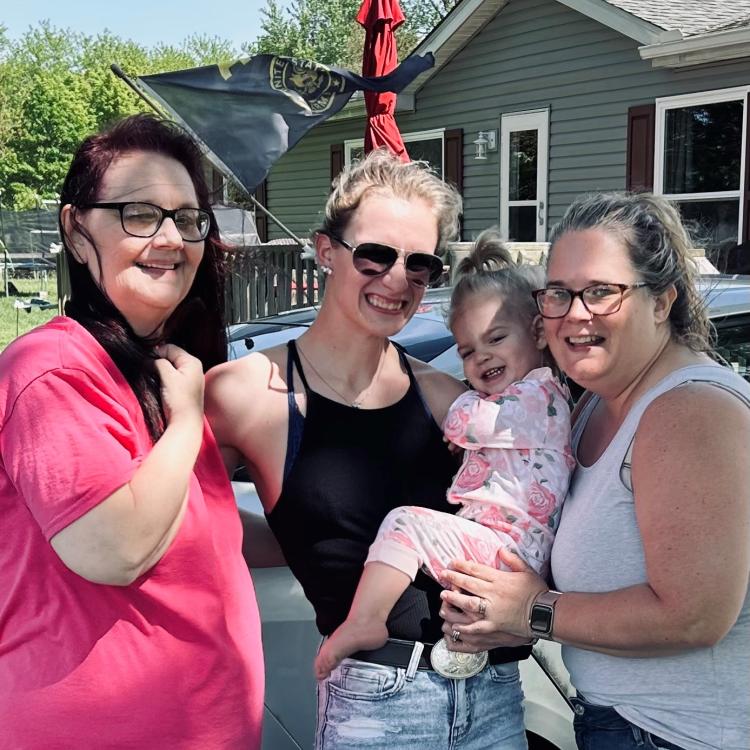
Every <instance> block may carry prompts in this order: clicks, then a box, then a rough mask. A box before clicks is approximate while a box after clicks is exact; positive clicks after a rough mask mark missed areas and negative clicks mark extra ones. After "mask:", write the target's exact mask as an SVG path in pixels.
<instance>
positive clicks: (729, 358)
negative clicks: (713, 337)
mask: <svg viewBox="0 0 750 750" xmlns="http://www.w3.org/2000/svg"><path fill="white" fill-rule="evenodd" d="M713 322H714V325H715V326H716V334H717V343H716V351H717V353H718V354H719V355H720V356H721V357H722V358H723V359H724V360H726V362H727V363H728V364H729V365H730V366H731V367H732V369H733V370H734V371H735V372H736V373H737V374H738V375H741V376H742V377H743V378H745V380H748V381H750V370H748V362H750V314H747V315H732V316H729V317H726V318H722V319H719V320H714V321H713Z"/></svg>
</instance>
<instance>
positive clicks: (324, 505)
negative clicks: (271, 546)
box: [206, 151, 528, 750]
mask: <svg viewBox="0 0 750 750" xmlns="http://www.w3.org/2000/svg"><path fill="white" fill-rule="evenodd" d="M459 211H460V198H459V197H458V195H457V194H456V192H455V191H454V190H453V189H452V188H451V187H449V186H448V185H446V184H445V183H443V182H442V180H440V179H439V178H438V177H436V176H435V175H434V174H432V173H430V172H429V171H428V170H427V169H425V168H424V167H423V166H422V165H420V164H415V163H407V164H404V163H402V162H400V161H398V160H396V159H394V158H393V157H392V156H390V155H389V154H387V153H385V152H382V151H381V152H373V153H372V154H370V155H369V156H368V157H366V158H365V159H364V160H362V162H360V163H358V164H357V165H354V166H353V167H351V168H349V169H347V170H345V171H344V172H343V173H342V175H341V176H340V177H339V178H338V180H337V182H336V183H335V185H334V190H333V192H332V194H331V196H330V198H329V200H328V203H327V206H326V211H325V221H324V226H323V228H322V229H321V230H320V231H319V232H318V233H317V234H316V243H315V244H316V250H317V259H318V262H319V263H320V265H321V266H322V268H323V270H324V272H325V273H326V274H327V283H326V288H325V297H324V301H323V303H322V305H321V309H320V312H319V315H318V317H317V319H316V321H315V322H314V323H313V325H312V326H311V327H310V329H309V330H308V331H306V332H305V334H304V335H303V336H301V337H300V338H299V339H298V340H297V341H296V342H291V343H290V344H289V347H288V348H287V347H277V348H276V349H273V350H269V351H267V352H263V353H258V354H253V355H250V356H248V357H245V358H243V359H241V360H237V361H234V362H230V363H227V364H226V365H222V366H221V367H219V368H216V369H215V370H213V371H212V372H211V373H210V376H209V378H208V386H207V394H206V398H207V409H208V414H209V418H210V419H211V423H212V425H213V427H214V431H215V433H216V437H217V440H218V442H219V444H220V446H221V447H222V450H223V451H224V454H225V457H226V458H227V463H228V464H229V465H230V466H231V465H232V464H233V462H234V461H235V460H238V459H239V458H240V457H242V458H243V459H244V461H245V463H246V465H247V467H248V469H249V470H250V472H251V474H252V476H253V479H254V480H255V483H256V487H257V488H258V491H259V494H260V497H261V500H262V502H263V505H264V508H265V511H266V517H267V519H268V522H269V525H270V526H271V528H272V530H273V532H274V534H275V536H276V538H277V540H278V543H279V546H280V547H281V549H282V550H283V553H284V557H285V559H286V560H287V562H288V564H289V566H290V568H291V570H292V572H293V573H294V575H295V576H296V577H297V578H298V580H299V581H300V583H301V584H302V587H303V589H304V592H305V595H306V596H307V598H308V599H309V600H310V602H311V603H312V605H313V607H314V609H315V615H316V622H317V625H318V629H319V630H320V632H321V634H322V635H328V634H329V633H331V632H332V631H333V630H334V629H335V628H336V627H337V626H338V625H339V624H341V622H342V621H343V620H344V619H345V617H346V615H347V613H348V610H349V607H350V605H351V601H352V597H353V594H354V591H355V589H356V585H357V581H358V579H359V575H360V573H361V570H362V565H363V563H364V561H365V558H366V556H367V551H368V547H369V545H370V543H371V542H372V541H373V540H374V538H375V535H376V532H377V530H378V527H379V525H380V523H381V521H382V520H383V518H384V517H385V516H386V514H387V513H388V512H389V511H390V510H391V509H393V508H395V507H397V506H400V505H406V504H409V505H424V506H425V507H429V508H434V509H439V510H444V511H448V512H452V511H454V510H455V508H454V507H453V506H450V505H448V503H447V501H446V490H447V488H448V486H449V484H450V481H451V478H452V475H453V473H454V472H455V470H456V469H457V468H458V462H457V460H456V459H454V458H453V457H452V455H451V454H450V453H449V452H448V450H447V448H446V446H445V444H444V443H443V440H442V431H441V428H440V425H441V424H442V421H443V418H444V416H445V414H446V412H447V409H448V407H449V406H450V404H451V403H452V402H453V400H454V399H455V398H456V397H457V396H458V395H459V394H460V393H461V391H462V390H463V386H462V385H461V384H460V383H458V382H457V381H455V380H454V379H453V378H451V377H449V376H448V375H446V374H444V373H440V372H437V371H435V370H433V369H432V368H430V367H428V366H427V365H424V364H423V363H419V362H416V361H414V360H410V359H409V358H408V357H407V356H406V355H405V354H404V353H403V352H402V351H400V350H399V349H398V348H397V347H396V346H395V345H394V344H391V343H390V341H389V339H388V337H389V336H392V335H394V334H396V333H397V332H398V331H399V330H401V328H402V327H403V326H404V325H405V324H406V323H407V322H408V320H409V319H410V318H411V317H412V315H413V314H414V313H415V312H416V310H417V308H418V307H419V304H420V302H421V300H422V297H423V294H424V290H425V288H426V286H427V285H428V284H429V283H431V282H432V281H434V280H435V279H436V277H439V276H440V274H441V272H442V264H441V262H440V261H438V260H436V259H435V253H436V251H438V250H439V249H441V248H442V247H443V246H444V243H445V242H446V241H447V240H448V239H450V237H451V236H452V235H453V234H454V233H455V230H456V228H457V220H458V214H459ZM253 539H254V537H253V536H251V537H250V540H249V542H250V544H252V542H253ZM439 594H440V587H439V586H438V585H437V584H436V583H434V582H432V581H431V580H430V579H429V578H427V577H426V576H421V575H420V576H418V577H417V579H416V580H415V581H414V584H413V585H412V586H410V587H409V589H408V590H407V591H406V592H405V594H404V595H403V596H402V598H401V599H400V601H399V602H398V604H397V605H396V607H395V608H394V610H393V612H392V613H391V616H390V618H389V620H388V630H389V635H390V638H389V641H388V643H387V644H386V645H385V646H384V647H383V648H382V649H377V650H375V651H371V652H359V653H357V654H355V655H354V657H355V658H352V659H347V660H345V661H344V662H343V663H342V664H341V666H340V667H339V668H337V669H336V670H335V671H334V672H333V673H332V674H331V676H330V677H329V678H328V679H326V680H323V681H321V682H320V683H319V685H318V727H317V732H316V740H315V747H316V748H337V749H340V748H347V747H362V746H366V747H368V748H376V749H380V748H382V749H385V748H388V749H389V750H391V749H392V748H394V747H407V746H408V747H410V748H413V749H414V750H420V749H422V748H424V749H425V750H427V749H429V750H435V749H436V748H447V747H449V746H450V745H451V744H452V743H455V741H456V740H457V739H458V738H460V739H461V746H462V748H466V750H475V749H478V748H488V747H493V748H503V749H504V750H515V749H516V748H518V749H519V750H520V749H521V748H525V739H524V736H523V712H522V709H521V691H520V684H519V681H518V667H517V663H516V662H517V659H518V658H519V656H520V657H523V656H526V655H528V649H527V648H518V649H496V650H495V651H494V652H492V654H491V658H490V664H489V665H488V666H487V667H486V668H485V669H484V670H483V671H482V672H480V673H479V674H478V675H476V676H474V677H470V678H468V679H466V680H450V679H447V678H444V677H441V676H440V675H438V674H437V673H436V672H434V671H432V670H431V669H430V667H429V659H428V658H427V654H428V652H429V649H430V647H431V645H432V644H433V643H435V642H436V641H437V640H438V639H440V638H441V637H442V630H441V629H442V624H443V623H442V620H441V618H440V617H439V614H438V613H439V610H440V597H439ZM519 642H520V639H519ZM303 669H310V670H312V663H311V664H309V665H304V666H303ZM363 743H364V744H363Z"/></svg>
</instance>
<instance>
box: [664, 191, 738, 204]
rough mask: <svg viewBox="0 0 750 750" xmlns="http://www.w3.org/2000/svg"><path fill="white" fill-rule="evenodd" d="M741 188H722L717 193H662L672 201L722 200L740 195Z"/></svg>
mask: <svg viewBox="0 0 750 750" xmlns="http://www.w3.org/2000/svg"><path fill="white" fill-rule="evenodd" d="M740 193H741V191H740V190H721V191H717V192H715V193H660V195H663V196H664V197H665V198H666V199H667V200H670V201H680V202H681V203H682V202H683V201H685V202H687V201H721V200H727V199H730V200H731V199H732V198H739V197H740Z"/></svg>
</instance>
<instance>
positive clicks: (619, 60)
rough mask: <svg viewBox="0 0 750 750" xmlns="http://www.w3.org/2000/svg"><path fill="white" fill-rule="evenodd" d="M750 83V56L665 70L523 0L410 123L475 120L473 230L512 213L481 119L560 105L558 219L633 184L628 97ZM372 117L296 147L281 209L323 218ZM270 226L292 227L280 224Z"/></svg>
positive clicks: (551, 9) (553, 112)
mask: <svg viewBox="0 0 750 750" xmlns="http://www.w3.org/2000/svg"><path fill="white" fill-rule="evenodd" d="M748 83H750V65H748V61H747V60H740V61H737V62H732V63H724V64H715V65H704V66H699V67H693V68H686V69H678V70H667V69H654V68H652V67H651V63H650V62H647V61H643V60H641V59H640V57H639V55H638V43H637V42H635V41H634V40H632V39H630V38H628V37H625V36H623V35H621V34H619V33H618V32H616V31H613V30H612V29H610V28H608V27H606V26H603V25H602V24H599V23H597V22H596V21H593V20H591V19H590V18H588V17H586V16H584V15H582V14H580V13H577V12H575V11H573V10H571V9H569V8H567V7H566V6H564V5H561V4H559V3H557V2H555V1H554V0H511V2H509V3H508V5H507V6H506V7H505V8H504V9H503V10H502V11H501V12H500V13H499V14H498V15H497V16H495V18H494V19H493V20H492V21H491V22H490V23H489V24H487V26H486V27H485V28H484V29H483V30H482V31H481V32H480V33H479V34H477V35H476V36H475V37H474V39H472V40H471V41H470V42H469V44H468V45H467V46H466V47H464V48H463V49H462V50H461V51H460V52H459V53H458V54H457V55H456V56H455V57H454V58H453V59H452V60H451V61H450V62H449V63H448V64H447V65H446V66H445V67H444V68H443V69H442V70H441V71H439V72H438V73H437V74H436V75H435V76H434V77H433V78H431V79H430V80H429V81H428V82H427V84H426V85H425V86H424V87H423V88H422V89H421V90H420V91H419V93H418V95H417V105H416V111H415V112H413V113H404V114H399V116H398V118H397V120H398V124H399V127H400V129H401V131H402V132H403V133H408V132H414V131H419V130H426V129H431V128H445V129H451V128H463V131H464V175H463V181H464V203H465V214H464V239H471V238H472V237H474V236H476V234H477V233H479V232H480V231H481V230H482V229H484V228H486V227H487V226H490V225H492V224H497V223H498V222H499V217H500V195H499V191H500V153H499V150H498V151H495V152H490V153H489V155H488V156H489V158H488V159H487V161H485V162H477V161H475V160H474V158H473V153H474V146H473V144H472V141H473V140H474V139H475V138H476V135H477V132H478V131H479V130H487V129H490V128H494V129H497V130H498V135H499V128H500V117H501V115H502V114H503V113H510V112H519V111H524V110H531V109H543V108H549V112H550V141H549V181H548V212H549V213H548V219H547V226H548V229H549V228H550V227H551V226H552V224H553V223H554V222H555V221H557V220H558V219H559V218H560V217H561V215H562V213H563V211H564V210H565V207H566V206H567V205H568V204H569V203H570V202H571V200H572V199H573V198H574V197H575V196H576V195H578V194H580V193H582V192H588V191H592V190H622V189H624V187H625V164H626V150H627V113H628V108H629V107H631V106H634V105H639V104H648V103H652V102H653V101H654V100H655V99H656V98H657V97H663V96H674V95H678V94H687V93H693V92H700V91H710V90H714V89H722V88H730V87H732V86H738V85H746V84H748ZM363 128H364V119H363V118H358V119H356V120H347V121H339V122H333V123H327V124H325V125H323V126H320V127H318V128H316V129H315V130H313V131H311V132H310V133H309V134H308V135H307V136H306V137H305V138H304V139H303V141H302V142H301V143H300V144H299V145H298V146H297V147H296V148H295V149H294V150H293V151H291V152H289V153H288V154H286V155H285V156H284V157H283V158H282V159H281V160H280V161H279V162H278V163H277V165H276V166H275V167H274V169H273V170H272V172H271V175H270V177H269V190H268V199H269V206H270V208H271V210H272V211H274V212H275V213H277V214H278V216H279V218H281V219H282V221H285V222H287V223H288V224H289V226H290V227H291V228H292V229H294V230H295V231H297V232H301V233H305V234H306V233H307V232H308V231H309V229H311V228H314V227H315V226H317V221H318V219H319V212H320V210H321V209H322V207H323V204H324V202H325V198H326V195H327V193H328V183H329V147H330V144H331V143H337V142H339V143H340V142H342V141H344V140H346V139H349V138H361V137H362V134H363ZM269 230H270V236H272V237H273V236H279V235H280V232H279V231H278V230H277V229H276V228H275V227H273V226H272V225H271V226H269Z"/></svg>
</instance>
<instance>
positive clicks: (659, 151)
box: [654, 85, 750, 242]
mask: <svg viewBox="0 0 750 750" xmlns="http://www.w3.org/2000/svg"><path fill="white" fill-rule="evenodd" d="M748 93H750V85H748V86H734V87H732V88H728V89H713V90H711V91H700V92H696V93H693V94H682V95H680V96H664V97H659V98H658V99H656V117H655V122H654V193H656V194H657V195H663V196H664V197H665V198H668V199H669V200H671V201H679V202H687V201H711V200H736V201H737V202H738V204H739V207H738V208H739V210H738V214H737V215H738V221H737V242H740V241H741V239H742V232H743V205H744V202H743V199H744V185H745V169H746V167H745V164H746V159H747V157H748V154H747V153H746V151H747V149H746V144H747V129H748V123H749V122H750V120H749V115H748V111H747V110H748V107H747V101H748ZM731 101H739V102H741V103H742V134H741V138H740V174H739V186H738V187H737V189H735V190H717V191H716V192H712V193H664V138H665V126H666V115H667V111H668V110H670V109H680V108H682V107H690V106H694V105H700V104H714V103H716V102H731Z"/></svg>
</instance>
